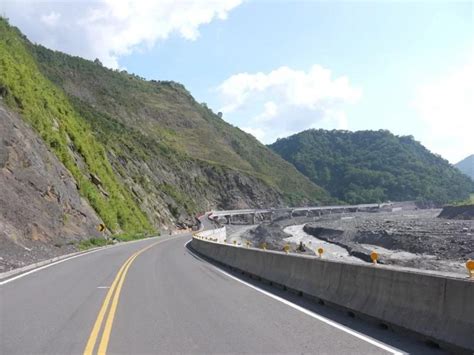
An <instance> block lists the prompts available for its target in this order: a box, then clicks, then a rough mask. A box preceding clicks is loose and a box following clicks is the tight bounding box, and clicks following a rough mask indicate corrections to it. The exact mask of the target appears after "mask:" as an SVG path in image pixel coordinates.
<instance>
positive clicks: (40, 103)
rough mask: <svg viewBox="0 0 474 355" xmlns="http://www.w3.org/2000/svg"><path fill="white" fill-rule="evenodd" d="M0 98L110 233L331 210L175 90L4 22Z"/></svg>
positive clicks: (306, 184)
mask: <svg viewBox="0 0 474 355" xmlns="http://www.w3.org/2000/svg"><path fill="white" fill-rule="evenodd" d="M0 98H1V100H0V103H1V104H2V106H3V108H4V110H7V111H10V113H14V114H15V117H16V114H18V115H19V116H20V117H21V118H22V119H23V120H24V121H25V122H27V123H28V125H29V126H30V127H31V128H33V130H34V131H35V132H36V134H38V136H39V137H40V138H41V140H42V141H43V143H44V144H45V146H46V147H47V149H49V150H50V152H52V153H54V154H55V155H56V157H57V158H58V159H59V161H60V163H62V164H63V165H64V166H65V168H66V169H67V170H68V171H69V172H70V174H71V175H72V177H73V179H74V181H75V184H76V185H77V189H78V191H79V193H80V195H81V196H82V198H84V199H85V200H86V201H87V202H88V203H89V204H90V206H92V208H93V209H94V210H95V212H96V213H97V215H98V216H99V217H100V218H101V219H102V220H103V221H104V222H105V224H106V225H107V228H108V229H109V230H110V231H111V232H113V233H127V234H130V235H133V234H135V233H141V232H146V233H152V232H154V231H156V230H157V229H158V228H161V227H163V226H171V225H183V224H184V223H187V222H188V221H192V220H193V218H192V216H193V215H194V214H195V213H196V212H198V211H203V210H209V209H213V208H239V207H249V206H254V207H257V206H277V205H299V204H315V203H324V202H327V201H329V200H330V197H329V195H328V193H327V192H326V191H325V190H323V189H322V188H320V187H318V186H316V185H315V184H314V183H312V182H311V181H310V180H309V179H308V178H307V177H305V176H304V175H302V174H301V173H299V172H298V171H297V170H296V169H295V168H294V167H293V166H292V165H291V164H289V163H288V162H286V161H285V160H283V159H282V158H281V157H280V156H278V155H277V154H275V153H274V152H272V151H271V150H270V149H269V148H267V147H266V146H264V145H262V144H261V143H259V142H258V141H257V140H256V139H255V138H253V137H252V136H251V135H249V134H246V133H244V132H243V131H241V130H240V129H238V128H236V127H233V126H231V125H230V124H228V123H226V122H225V121H223V120H222V119H221V118H220V117H219V116H218V115H216V114H214V113H213V112H212V111H211V110H210V109H208V108H207V106H206V105H205V104H200V103H198V102H196V101H195V100H194V98H193V97H192V96H191V94H190V93H189V92H188V91H187V90H186V89H185V88H184V87H183V86H182V85H180V84H178V83H175V82H168V81H167V82H163V81H153V80H152V81H146V80H144V79H142V78H140V77H137V76H135V75H132V74H129V73H127V72H124V71H115V70H110V69H107V68H105V67H103V66H102V65H101V63H100V62H99V61H94V62H92V61H88V60H84V59H81V58H78V57H72V56H69V55H66V54H63V53H60V52H55V51H51V50H49V49H47V48H45V47H42V46H38V45H34V44H32V43H31V42H29V41H28V39H27V38H26V37H25V36H23V35H22V34H21V32H20V31H19V30H18V29H16V28H14V27H11V26H10V25H9V24H8V22H7V21H6V20H5V19H0ZM2 102H3V103H2ZM4 117H14V116H10V114H9V113H6V114H5V116H4ZM25 144H28V142H25ZM6 152H7V154H8V152H9V150H8V149H7V150H6ZM7 160H8V156H7ZM0 172H1V173H6V170H5V171H4V170H0ZM48 188H49V189H53V190H54V188H55V187H54V186H49V187H48ZM45 193H46V192H45V191H38V194H43V195H44V194H45ZM43 195H42V196H43ZM4 198H5V196H0V202H2V203H7V201H4V200H3V199H4ZM15 218H21V216H16V217H15ZM64 219H65V220H66V219H68V216H67V215H65V216H64ZM24 223H26V224H28V223H34V221H32V220H31V218H30V220H29V221H26V220H25V221H24ZM25 233H26V232H25Z"/></svg>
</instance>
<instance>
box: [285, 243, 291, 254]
mask: <svg viewBox="0 0 474 355" xmlns="http://www.w3.org/2000/svg"><path fill="white" fill-rule="evenodd" d="M283 250H284V252H285V253H287V254H288V253H289V252H290V246H289V245H288V244H286V245H285V246H284V247H283Z"/></svg>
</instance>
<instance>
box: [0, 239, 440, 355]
mask: <svg viewBox="0 0 474 355" xmlns="http://www.w3.org/2000/svg"><path fill="white" fill-rule="evenodd" d="M189 240H190V235H189V234H187V235H180V236H172V237H170V236H168V237H162V238H152V239H147V240H143V241H139V242H135V243H128V244H121V245H118V246H114V247H110V248H106V249H103V250H99V251H95V252H92V253H89V254H84V255H82V256H80V257H77V258H74V259H70V260H66V261H64V262H61V263H58V264H56V265H53V266H50V267H47V268H44V269H42V270H39V271H37V272H33V273H30V274H27V275H25V276H23V277H20V278H16V279H13V280H11V281H7V282H2V283H1V286H0V307H1V308H0V322H1V323H0V334H1V335H0V336H1V338H0V354H70V353H74V354H81V353H86V354H92V353H94V354H95V353H97V352H99V353H105V352H107V353H109V354H118V353H126V354H152V353H153V354H157V353H206V354H209V353H313V354H315V353H328V354H342V353H350V354H372V353H374V354H375V353H377V354H379V353H380V354H383V353H385V354H386V353H397V352H416V353H425V352H426V353H433V352H434V351H435V350H434V349H432V348H429V347H427V345H425V344H423V343H421V342H418V341H415V340H411V339H407V338H404V337H402V336H400V335H397V334H395V333H393V332H391V331H388V330H383V329H381V328H378V327H376V326H375V325H371V324H368V323H366V322H364V321H361V320H359V319H356V318H350V317H349V316H347V315H346V314H344V313H342V312H339V311H335V310H332V309H329V308H328V307H325V306H321V305H316V304H313V303H310V302H309V301H307V300H305V299H303V298H301V297H298V296H296V295H292V294H290V293H288V292H284V291H281V290H278V289H274V288H271V287H270V286H267V285H264V284H260V283H256V281H252V280H249V279H246V278H242V277H241V276H237V277H236V275H235V274H230V272H229V271H228V270H224V269H219V268H218V267H216V266H215V265H213V264H211V263H209V262H207V261H204V260H202V259H201V258H199V257H198V256H197V255H195V254H194V253H192V251H190V250H189V249H188V248H187V247H186V246H185V244H186V242H188V241H189ZM436 352H437V351H436Z"/></svg>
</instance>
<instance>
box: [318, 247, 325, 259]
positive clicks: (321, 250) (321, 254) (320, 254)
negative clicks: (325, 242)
mask: <svg viewBox="0 0 474 355" xmlns="http://www.w3.org/2000/svg"><path fill="white" fill-rule="evenodd" d="M323 253H324V249H323V248H318V255H319V257H320V258H322V257H323Z"/></svg>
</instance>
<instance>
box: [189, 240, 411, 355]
mask: <svg viewBox="0 0 474 355" xmlns="http://www.w3.org/2000/svg"><path fill="white" fill-rule="evenodd" d="M191 241H192V239H191V240H189V241H188V242H186V243H185V244H184V247H185V248H186V247H187V246H188V244H189V243H191ZM188 250H189V249H188ZM193 254H194V256H196V257H197V258H199V259H200V260H201V261H204V262H206V261H205V260H204V259H202V258H201V257H200V256H198V255H196V253H193ZM206 263H207V262H206ZM207 264H208V265H210V266H211V267H213V268H214V269H215V270H217V271H219V272H220V273H222V274H224V275H226V276H227V277H229V278H231V279H233V280H235V281H237V282H240V283H241V284H244V285H245V286H248V287H250V288H252V289H254V290H255V291H258V292H260V293H263V294H264V295H266V296H268V297H270V298H273V299H274V300H276V301H279V302H281V303H284V304H286V305H287V306H290V307H291V308H294V309H296V310H298V311H300V312H302V313H304V314H306V315H308V316H310V317H313V318H315V319H317V320H319V321H321V322H324V323H326V324H328V325H330V326H332V327H334V328H337V329H339V330H342V331H343V332H346V333H348V334H350V335H352V336H354V337H356V338H359V339H361V340H364V341H366V342H367V343H370V344H372V345H375V346H377V347H379V348H381V349H383V350H386V351H388V352H390V353H392V354H394V355H395V354H396V355H400V354H405V353H404V352H401V351H399V350H397V349H395V348H393V347H391V346H388V345H385V344H384V343H382V342H380V341H377V340H375V339H373V338H371V337H369V336H366V335H364V334H362V333H359V332H357V331H355V330H352V329H350V328H348V327H346V326H344V325H342V324H339V323H337V322H335V321H332V320H330V319H328V318H326V317H323V316H321V315H319V314H316V313H314V312H312V311H310V310H308V309H306V308H304V307H301V306H298V305H297V304H295V303H293V302H290V301H288V300H286V299H284V298H282V297H279V296H277V295H274V294H273V293H271V292H268V291H265V290H263V289H261V288H260V287H257V286H254V285H252V284H250V283H248V282H246V281H243V280H241V279H239V278H238V277H235V276H234V275H231V274H229V273H228V272H227V271H224V270H222V269H220V268H218V267H217V266H214V265H212V264H210V263H207Z"/></svg>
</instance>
